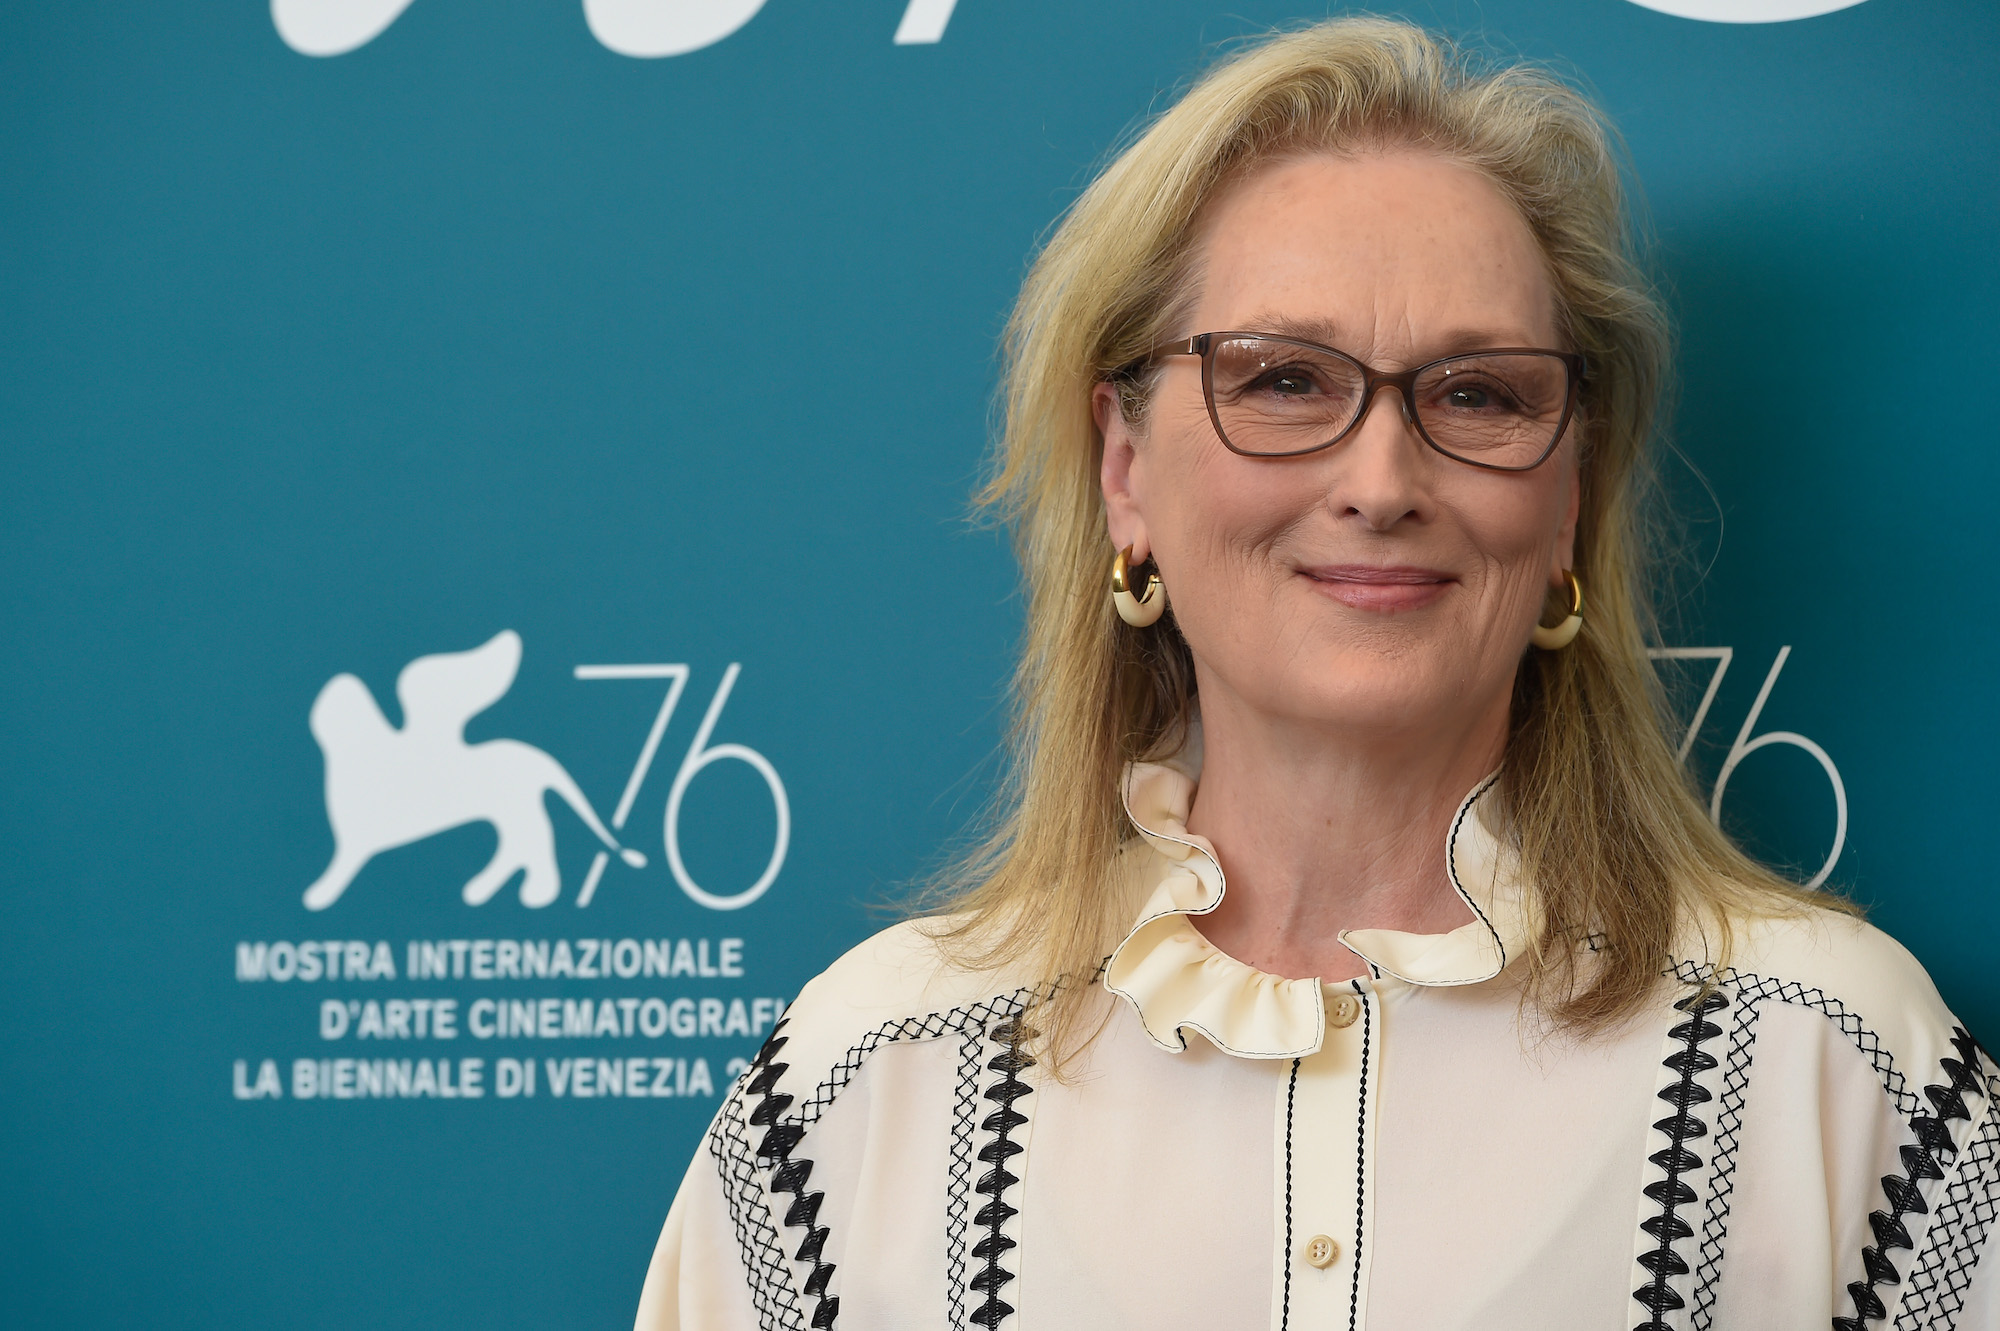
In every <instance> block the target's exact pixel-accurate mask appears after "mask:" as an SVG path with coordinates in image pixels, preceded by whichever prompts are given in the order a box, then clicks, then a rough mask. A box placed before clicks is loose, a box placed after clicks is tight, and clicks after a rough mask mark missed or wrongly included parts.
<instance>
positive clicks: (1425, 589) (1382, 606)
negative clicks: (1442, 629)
mask: <svg viewBox="0 0 2000 1331" xmlns="http://www.w3.org/2000/svg"><path fill="white" fill-rule="evenodd" d="M1299 573H1300V574H1301V575H1303V576H1304V577H1305V578H1306V579H1307V580H1309V581H1310V582H1311V583H1312V584H1313V586H1314V588H1315V589H1316V590H1318V591H1319V592H1320V593H1321V594H1322V595H1325V596H1328V597H1330V598H1332V599H1333V600H1335V601H1338V602H1340V603H1341V604H1342V605H1345V606H1349V607H1351V608H1353V609H1355V610H1373V611H1376V612H1378V613H1394V612H1396V611H1399V610H1416V609H1419V608H1421V607H1423V606H1427V605H1429V604H1431V602H1433V601H1435V600H1437V599H1438V598H1439V597H1441V596H1443V595H1444V594H1445V591H1446V590H1447V589H1448V588H1450V587H1451V586H1452V585H1453V584H1455V583H1456V582H1457V581H1458V579H1457V578H1454V577H1453V576H1452V575H1451V574H1449V573H1444V572H1440V571H1439V570H1437V569H1434V568H1412V567H1409V566H1407V565H1393V566H1388V567H1383V566H1381V565H1375V564H1330V565H1326V566H1323V567H1319V568H1302V569H1300V570H1299Z"/></svg>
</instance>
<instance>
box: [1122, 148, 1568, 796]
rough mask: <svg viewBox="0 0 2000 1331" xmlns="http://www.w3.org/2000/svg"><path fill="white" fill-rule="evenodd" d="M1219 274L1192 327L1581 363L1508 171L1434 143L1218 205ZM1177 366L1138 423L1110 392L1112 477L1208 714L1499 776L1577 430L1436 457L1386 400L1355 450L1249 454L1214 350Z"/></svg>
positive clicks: (1556, 549) (1551, 567) (1268, 168)
mask: <svg viewBox="0 0 2000 1331" xmlns="http://www.w3.org/2000/svg"><path fill="white" fill-rule="evenodd" d="M1196 280H1197V282H1198V285H1199V289H1198V292H1197V293H1196V295H1195V298H1194V301H1193V305H1192V309H1191V312H1190V315H1189V317H1188V319H1187V324H1186V327H1185V328H1184V329H1177V330H1176V335H1177V336H1179V335H1191V334H1194V333H1200V332H1209V331H1225V330H1226V331H1256V332H1272V333H1290V334H1291V335H1294V336H1298V337H1303V338H1307V339H1309V340H1312V341H1317V342H1321V343H1324V344H1326V345H1329V346H1332V347H1335V348H1337V349H1339V350H1341V351H1344V352H1346V353H1348V354H1349V355H1351V356H1354V357H1356V358H1357V359H1359V360H1361V361H1362V362H1364V363H1365V364H1369V365H1372V366H1374V367H1375V368H1377V369H1380V370H1385V371H1394V370H1401V369H1406V368H1408V367H1410V366H1413V365H1418V364H1422V363H1423V362H1426V361H1429V360H1433V359H1436V358H1438V357H1440V356H1447V355H1452V354H1455V353H1458V352H1463V351H1471V350H1477V349H1480V348H1484V347H1503V346H1510V347H1542V348H1552V349H1557V350H1562V349H1566V343H1565V342H1564V341H1563V339H1562V338H1561V336H1560V334H1559V331H1558V319H1557V311H1556V303H1555V299H1554V295H1553V291H1552V288H1551V285H1550V282H1549V278H1548V274H1547V269H1546V265H1545V262H1544V260H1543V257H1542V255H1541V252H1540V249H1539V247H1538V246H1537V244H1536V242H1535V239H1534V237H1533V235H1532V233H1531V232H1530V231H1529V229H1528V226H1527V224H1526V222H1525V221H1523V219H1522V218H1521V216H1520V215H1519V213H1518V212H1517V211H1516V210H1515V209H1514V207H1513V206H1512V204H1510V203H1509V202H1508V200H1507V199H1506V198H1505V196H1503V195H1502V194H1501V193H1500V191H1499V190H1498V189H1497V188H1496V187H1495V186H1494V185H1493V184H1492V182H1490V181H1489V180H1488V179H1487V178H1486V177H1485V176H1483V175H1481V174H1480V173H1478V172H1477V171H1475V170H1473V169H1471V168H1469V167H1466V166H1464V165H1461V164H1459V163H1456V162H1453V161H1450V160H1448V159H1445V158H1442V157H1439V156H1436V155H1432V154H1427V153H1423V152H1419V151H1381V152H1368V153H1362V154H1357V155H1344V156H1335V155H1330V154H1323V155H1312V156H1305V157H1299V158H1295V159H1291V160H1283V161H1279V162H1276V163H1271V164H1267V165H1265V166H1263V167H1262V168H1260V169H1258V170H1256V171H1255V172H1253V173H1252V174H1250V175H1249V176H1247V177H1246V178H1244V179H1242V180H1241V181H1239V182H1237V183H1236V184H1235V185H1233V186H1232V187H1230V188H1228V189H1227V190H1226V191H1225V192H1224V193H1223V194H1222V195H1221V196H1220V197H1218V198H1216V199H1215V200H1213V201H1212V202H1211V204H1210V206H1209V208H1208V209H1207V211H1206V214H1205V217H1204V218H1203V221H1202V229H1201V232H1200V239H1199V248H1198V264H1197V278H1196ZM1161 364H1162V368H1161V370H1160V372H1159V375H1158V378H1157V381H1156V383H1155V387H1154V389H1153V392H1152V396H1151V401H1150V406H1149V409H1148V410H1147V412H1146V413H1145V414H1144V416H1143V418H1142V420H1141V422H1140V423H1139V424H1138V425H1137V426H1136V427H1135V426H1134V425H1133V424H1132V423H1130V422H1128V421H1126V420H1125V419H1124V417H1123V416H1122V415H1121V414H1120V412H1119V410H1118V406H1117V394H1116V391H1115V390H1114V389H1113V388H1112V387H1110V386H1109V385H1099V386H1098V388H1097V390H1096V394H1095V397H1094V401H1093V406H1094V409H1095V412H1096V417H1097V421H1098V425H1099V428H1100V430H1101V431H1102V433H1103V437H1104V455H1103V465H1102V475H1101V480H1102V485H1103V492H1104V498H1105V504H1106V514H1107V524H1108V527H1109V531H1110V535H1111V539H1112V541H1113V543H1114V544H1115V545H1116V546H1118V547H1120V548H1123V547H1125V546H1128V545H1129V546H1131V547H1132V549H1133V556H1134V562H1135V563H1137V562H1138V561H1140V560H1143V559H1146V558H1149V557H1150V558H1151V559H1152V560H1153V561H1154V562H1155V564H1156V565H1157V567H1158V569H1159V572H1160V576H1161V580H1162V581H1163V582H1164V583H1165V585H1166V587H1167V590H1168V593H1169V595H1170V597H1171V599H1172V605H1173V610H1174V614H1175V616H1176V619H1177V621H1178V623H1179V625H1180V628H1181V631H1182V633H1184V634H1185V635H1186V638H1187V641H1188V644H1189V646H1190V648H1191V650H1192V652H1193V654H1194V657H1195V661H1196V673H1197V684H1198V688H1199V690H1200V694H1201V698H1202V709H1203V713H1204V716H1205V718H1213V716H1214V715H1215V713H1217V711H1218V710H1227V711H1228V712H1230V713H1231V714H1232V715H1237V716H1240V717H1244V718H1249V719H1250V720H1251V721H1252V722H1254V723H1257V724H1262V725H1268V726H1277V727H1282V728H1283V729H1285V730H1286V731H1288V732H1291V733H1298V734H1307V733H1311V732H1314V731H1320V732H1329V733H1337V734H1338V735H1339V736H1341V737H1342V739H1343V742H1346V743H1350V744H1351V743H1361V744H1367V743H1370V742H1374V743H1378V744H1382V745H1388V746H1392V747H1393V746H1402V745H1410V744H1416V745H1418V746H1422V745H1425V744H1430V745H1437V744H1446V745H1450V744H1458V745H1466V744H1471V745H1474V746H1477V747H1480V748H1483V749H1489V750H1491V751H1490V752H1486V753H1482V754H1480V755H1477V763H1478V764H1491V763H1492V762H1494V761H1497V759H1498V756H1499V751H1498V746H1500V745H1501V744H1503V743H1504V737H1505V724H1506V716H1507V707H1508V699H1509V697H1510V694H1511V689H1512V685H1513V680H1514V676H1515V672H1516V670H1517V668H1518V666H1519V664H1520V661H1521V657H1522V654H1523V652H1524V650H1525V649H1526V647H1527V644H1528V640H1529V634H1530V631H1531V630H1532V628H1533V626H1534V624H1535V622H1536V620H1537V618H1538V616H1539V614H1540V613H1541V610H1542V606H1543V603H1544V597H1545V593H1546V590H1547V589H1548V588H1550V587H1561V586H1562V585H1563V583H1562V570H1563V569H1565V568H1567V567H1569V565H1570V563H1571V561H1572V556H1573V545H1574V536H1575V528H1576V515H1577V507H1578V502H1579V496H1580V483H1579V477H1578V467H1577V460H1576V436H1577V434H1578V428H1579V427H1578V424H1577V422H1575V421H1572V423H1571V425H1570V426H1569V428H1568V430H1567V432H1566V435H1565V438H1564V439H1563V441H1562V443H1561V445H1560V446H1559V447H1558V448H1557V449H1556V451H1555V452H1554V453H1553V454H1552V455H1551V456H1550V457H1549V458H1548V459H1547V460H1546V461H1545V462H1543V463H1542V464H1541V465H1540V466H1539V467H1536V468H1535V469H1533V470H1531V471H1526V472H1496V471H1488V470H1482V469H1480V468H1477V467H1472V466H1468V465H1466V464H1464V463H1461V462H1457V461H1454V460H1452V459H1450V458H1447V457H1445V456H1443V455H1442V454H1440V453H1438V452H1437V451H1436V450H1434V449H1432V448H1431V447H1429V446H1428V445H1427V444H1426V443H1424V441H1423V440H1422V439H1421V438H1420V437H1419V436H1418V435H1417V433H1416V432H1415V430H1414V428H1412V427H1411V426H1409V425H1408V424H1406V423H1405V421H1404V418H1403V408H1402V403H1401V401H1400V398H1399V396H1398V395H1397V394H1396V393H1395V392H1394V391H1393V390H1384V391H1381V392H1379V393H1377V394H1376V396H1375V397H1374V398H1373V400H1372V401H1371V402H1370V404H1369V407H1368V412H1367V415H1366V417H1365V418H1364V420H1363V421H1362V423H1361V424H1360V425H1359V426H1358V427H1356V429H1355V430H1354V431H1353V432H1352V433H1350V434H1349V435H1348V436H1347V437H1346V438H1345V439H1344V440H1342V441H1341V442H1340V443H1338V444H1336V445H1334V446H1333V447H1331V448H1328V449H1324V450H1322V451H1320V452H1318V453H1313V454H1309V455H1306V456H1303V457H1294V458H1283V459H1268V458H1249V457H1242V456H1239V455H1237V454H1235V453H1232V452H1230V451H1229V450H1228V449H1227V448H1225V447H1224V446H1223V444H1222V442H1221V440H1220V439H1218V438H1217V436H1216V433H1215V429H1214V427H1213V425H1212V424H1211V422H1210V420H1209V417H1208V414H1207V410H1206V406H1205V403H1204V400H1203V397H1202V391H1201V378H1200V361H1199V359H1198V358H1197V357H1192V356H1183V357H1172V358H1169V359H1166V360H1164V361H1163V362H1162V363H1161ZM1210 724H1211V726H1212V725H1213V721H1212V720H1211V721H1210ZM1477 774H1478V773H1477V772H1475V773H1474V779H1476V776H1477Z"/></svg>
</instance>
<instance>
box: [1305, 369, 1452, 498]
mask: <svg viewBox="0 0 2000 1331" xmlns="http://www.w3.org/2000/svg"><path fill="white" fill-rule="evenodd" d="M1384 393H1387V394H1388V395H1389V399H1390V401H1389V405H1388V410H1387V411H1381V410H1377V408H1379V407H1381V406H1382V405H1383V403H1382V395H1383V394H1384ZM1328 451H1329V453H1330V454H1331V456H1332V457H1333V458H1335V459H1338V461H1337V462H1336V467H1337V470H1336V472H1335V474H1334V477H1333V484H1332V486H1331V487H1330V488H1329V490H1328V493H1327V503H1328V505H1329V506H1330V507H1331V508H1332V509H1333V511H1334V515H1335V516H1336V517H1341V518H1358V519H1359V520H1360V521H1362V522H1363V523H1364V524H1366V525H1367V526H1368V527H1369V528H1370V529H1371V530H1374V531H1389V530H1391V529H1392V528H1394V527H1395V526H1397V525H1398V524H1399V523H1402V522H1404V521H1410V520H1414V521H1418V522H1422V521H1425V520H1426V519H1427V518H1428V517H1429V513H1430V494H1429V490H1428V486H1427V484H1426V481H1425V478H1426V476H1427V475H1428V474H1429V468H1427V467H1426V466H1425V454H1426V453H1427V452H1428V450H1427V449H1426V448H1425V446H1424V441H1423V440H1422V439H1420V438H1419V437H1418V436H1417V430H1416V423H1415V422H1414V421H1412V420H1411V419H1410V407H1409V402H1408V401H1407V400H1406V399H1405V398H1404V396H1403V394H1402V392H1401V391H1400V390H1399V389H1398V388H1397V387H1396V386H1395V385H1393V384H1378V385H1376V387H1375V391H1374V393H1373V394H1372V395H1371V396H1370V397H1369V399H1368V401H1367V402H1366V403H1365V404H1363V406H1362V408H1361V419H1360V421H1359V422H1357V423H1356V424H1355V426H1354V429H1353V431H1352V432H1351V433H1350V434H1349V435H1348V436H1347V438H1346V439H1344V440H1342V441H1341V443H1340V444H1339V445H1338V446H1336V447H1335V448H1332V449H1330V450H1328Z"/></svg>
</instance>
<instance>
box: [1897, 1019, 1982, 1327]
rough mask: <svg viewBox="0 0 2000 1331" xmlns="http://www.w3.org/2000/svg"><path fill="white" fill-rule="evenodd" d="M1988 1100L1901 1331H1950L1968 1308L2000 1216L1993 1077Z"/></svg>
mask: <svg viewBox="0 0 2000 1331" xmlns="http://www.w3.org/2000/svg"><path fill="white" fill-rule="evenodd" d="M1986 1061H1987V1062H1988V1063H1989V1064H1990V1063H1992V1061H1993V1060H1992V1058H1991V1057H1990V1056H1989V1057H1988V1058H1987V1060H1986ZM1986 1101H1987V1109H1986V1118H1985V1121H1984V1122H1983V1123H1982V1124H1981V1125H1980V1129H1979V1132H1978V1134H1977V1135H1976V1136H1974V1137H1973V1138H1972V1140H1971V1141H1970V1142H1968V1143H1967V1144H1966V1148H1965V1151H1964V1153H1963V1158H1962V1159H1960V1161H1959V1162H1958V1170H1957V1172H1956V1173H1955V1174H1954V1175H1953V1176H1952V1180H1951V1183H1950V1185H1949V1186H1947V1187H1946V1188H1945V1190H1944V1192H1943V1194H1942V1195H1941V1196H1940V1197H1939V1198H1938V1200H1937V1208H1936V1212H1935V1214H1933V1215H1932V1217H1931V1225H1930V1232H1929V1233H1928V1234H1927V1235H1926V1236H1925V1239H1924V1253H1923V1256H1922V1257H1920V1258H1919V1259H1918V1261H1917V1265H1916V1267H1915V1268H1914V1269H1913V1270H1912V1271H1911V1272H1910V1288H1909V1292H1908V1293H1907V1294H1905V1295H1904V1296H1903V1307H1902V1310H1901V1311H1900V1312H1898V1313H1897V1315H1896V1331H1949V1329H1950V1328H1952V1327H1956V1326H1957V1325H1958V1321H1959V1313H1960V1312H1962V1311H1963V1310H1964V1308H1965V1296H1966V1290H1967V1288H1968V1287H1969V1286H1970V1285H1971V1284H1972V1273H1973V1270H1974V1268H1975V1267H1977V1265H1978V1263H1979V1254H1980V1252H1981V1251H1982V1250H1983V1249H1984V1248H1985V1247H1986V1236H1987V1234H1988V1233H1989V1232H1990V1231H1991V1230H1992V1228H1993V1223H1994V1220H1995V1218H1996V1217H2000V1078H1993V1077H1989V1078H1988V1080H1987V1087H1986Z"/></svg>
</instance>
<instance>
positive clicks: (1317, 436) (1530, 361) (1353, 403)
mask: <svg viewBox="0 0 2000 1331" xmlns="http://www.w3.org/2000/svg"><path fill="white" fill-rule="evenodd" d="M1210 357H1211V360H1210V365H1209V376H1210V378H1209V400H1210V402H1211V404H1212V405H1213V407H1214V409H1215V417H1216V424H1217V426H1218V427H1219V428H1220V429H1221V431H1222V436H1223V439H1224V441H1225V442H1226V443H1228V444H1229V446H1230V447H1231V448H1233V449H1235V450H1236V451H1237V452H1239V453H1256V454H1278V453H1300V452H1307V451H1310V450H1312V449H1315V448H1320V447H1323V446H1324V445H1326V444H1327V443H1329V442H1330V441H1332V440H1333V439H1335V438H1337V437H1338V436H1340V435H1341V434H1343V433H1345V432H1346V431H1347V430H1348V429H1349V428H1350V427H1351V426H1352V425H1353V424H1354V422H1355V421H1356V419H1358V418H1359V416H1360V415H1361V413H1362V411H1363V410H1364V409H1365V408H1366V406H1367V403H1366V402H1364V401H1363V397H1362V392H1363V383H1364V380H1363V373H1364V372H1363V370H1362V367H1361V366H1360V365H1359V364H1358V363H1356V362H1355V361H1352V360H1349V359H1347V358H1346V357H1345V356H1341V355H1337V354H1335V353H1332V352H1329V351H1326V350H1324V349H1322V348H1316V347H1311V346H1304V345H1300V344H1298V343H1294V342H1285V341H1281V340H1278V339H1274V338H1260V337H1234V338H1222V339H1219V340H1218V341H1217V342H1216V343H1215V344H1214V345H1213V346H1212V347H1211V349H1210ZM1569 391H1570V385H1569V366H1568V364H1567V363H1566V362H1565V361H1564V360H1563V359H1562V358H1561V357H1560V356H1553V355H1548V354H1545V353H1539V352H1532V351H1527V352H1504V351H1503V352H1486V353H1480V354H1475V355H1469V356H1457V357H1453V358H1452V359H1450V360H1443V361H1439V362H1437V363H1436V364H1434V365H1431V366H1428V367H1426V368H1425V370H1424V371H1423V373H1422V374H1420V375H1418V376H1417V379H1416V382H1415V385H1414V388H1413V393H1414V396H1415V398H1416V406H1417V423H1418V426H1419V428H1421V429H1422V430H1423V432H1424V434H1425V436H1426V437H1427V438H1428V439H1429V440H1430V442H1431V443H1432V444H1434V445H1436V447H1437V448H1438V449H1440V450H1441V451H1443V452H1445V453H1449V454H1451V455H1453V456H1455V457H1459V458H1462V459H1464V460H1465V461H1468V462H1476V463H1480V464H1482V465H1485V466H1489V467H1528V466H1533V465H1534V464H1535V463H1537V462H1539V461H1540V460H1541V459H1542V457H1543V456H1544V455H1545V454H1546V453H1547V452H1548V451H1549V448H1550V447H1551V446H1552V445H1553V444H1554V443H1555V440H1556V436H1557V434H1558V432H1560V430H1561V429H1562V426H1563V423H1564V414H1565V410H1566V408H1567V406H1568V402H1569Z"/></svg>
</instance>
